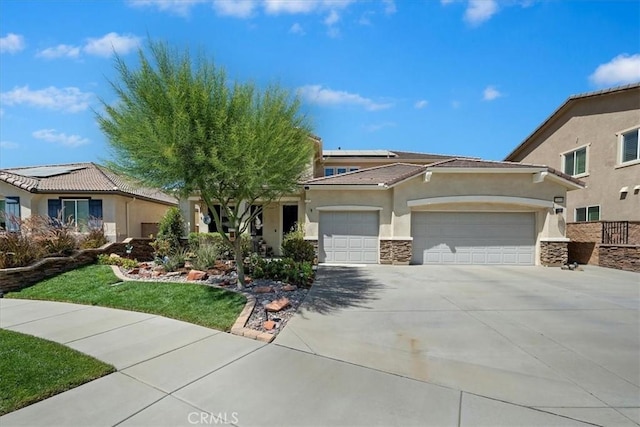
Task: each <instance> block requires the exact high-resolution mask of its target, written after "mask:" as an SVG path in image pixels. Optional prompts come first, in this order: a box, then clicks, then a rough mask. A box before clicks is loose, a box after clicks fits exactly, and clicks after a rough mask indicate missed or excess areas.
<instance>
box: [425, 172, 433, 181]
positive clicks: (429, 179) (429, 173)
mask: <svg viewBox="0 0 640 427" xmlns="http://www.w3.org/2000/svg"><path fill="white" fill-rule="evenodd" d="M432 175H433V172H432V171H429V172H425V173H424V182H429V181H431V176H432Z"/></svg>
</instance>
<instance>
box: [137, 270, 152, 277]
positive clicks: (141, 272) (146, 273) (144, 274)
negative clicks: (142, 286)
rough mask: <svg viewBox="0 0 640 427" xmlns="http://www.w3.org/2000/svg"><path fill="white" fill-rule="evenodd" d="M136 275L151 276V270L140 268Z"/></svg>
mask: <svg viewBox="0 0 640 427" xmlns="http://www.w3.org/2000/svg"><path fill="white" fill-rule="evenodd" d="M138 276H140V277H143V278H144V277H151V272H150V271H149V270H140V273H139V274H138Z"/></svg>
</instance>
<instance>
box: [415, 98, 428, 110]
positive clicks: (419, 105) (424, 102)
mask: <svg viewBox="0 0 640 427" xmlns="http://www.w3.org/2000/svg"><path fill="white" fill-rule="evenodd" d="M427 105H429V101H427V100H426V99H421V100H420V101H416V103H415V104H413V106H414V107H415V108H417V109H418V110H421V109H423V108H424V107H426V106H427Z"/></svg>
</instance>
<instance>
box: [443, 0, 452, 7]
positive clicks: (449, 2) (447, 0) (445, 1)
mask: <svg viewBox="0 0 640 427" xmlns="http://www.w3.org/2000/svg"><path fill="white" fill-rule="evenodd" d="M454 1H455V0H440V4H441V5H443V6H446V5H448V4H451V3H453V2H454Z"/></svg>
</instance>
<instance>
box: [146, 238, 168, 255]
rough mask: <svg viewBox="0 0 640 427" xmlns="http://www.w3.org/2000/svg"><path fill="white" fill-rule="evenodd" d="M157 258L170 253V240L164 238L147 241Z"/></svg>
mask: <svg viewBox="0 0 640 427" xmlns="http://www.w3.org/2000/svg"><path fill="white" fill-rule="evenodd" d="M149 246H151V247H152V248H153V251H154V252H155V254H156V257H157V258H164V257H165V256H168V255H169V254H170V253H171V242H169V241H168V240H164V239H154V240H152V241H151V242H149Z"/></svg>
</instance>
